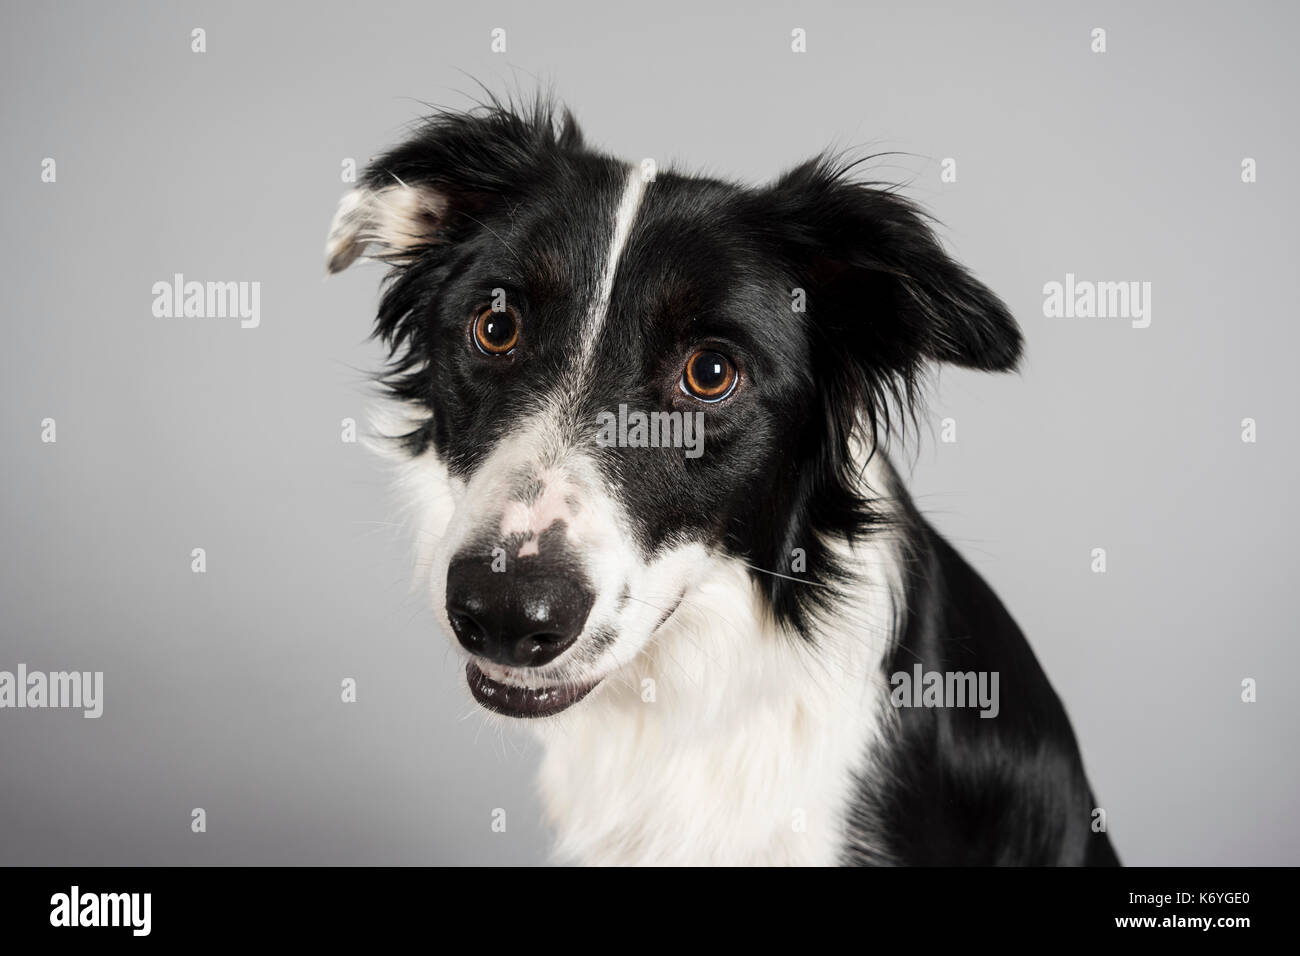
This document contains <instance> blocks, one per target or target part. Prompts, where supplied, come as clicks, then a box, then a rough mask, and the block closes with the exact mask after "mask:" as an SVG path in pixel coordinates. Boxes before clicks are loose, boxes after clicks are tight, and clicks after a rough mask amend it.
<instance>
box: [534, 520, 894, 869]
mask: <svg viewBox="0 0 1300 956" xmlns="http://www.w3.org/2000/svg"><path fill="white" fill-rule="evenodd" d="M842 554H843V557H844V558H845V560H846V563H848V564H849V565H850V566H851V567H853V568H854V569H855V570H856V571H857V573H858V574H859V575H860V584H859V586H858V587H857V588H856V589H855V593H854V596H853V598H852V599H851V600H850V601H849V602H848V603H847V605H846V606H845V607H844V608H843V609H842V611H841V612H839V613H837V614H836V615H835V620H834V621H831V622H827V624H826V625H824V626H823V627H822V628H821V629H820V632H819V634H818V640H817V642H816V644H815V646H810V645H809V644H808V643H807V642H803V641H801V640H800V639H798V638H796V637H793V636H791V635H788V634H783V633H779V632H777V630H776V629H775V627H774V626H773V625H772V623H771V622H770V621H768V620H765V616H764V614H763V613H762V610H761V604H760V603H759V601H758V599H757V595H756V593H755V589H754V587H753V585H752V583H751V581H750V578H749V575H748V571H747V569H746V568H745V566H744V565H743V564H741V563H739V562H737V561H734V560H724V561H720V562H718V563H716V564H715V565H714V569H713V573H712V574H711V576H710V577H709V578H708V579H707V580H704V581H702V582H700V583H699V584H698V585H697V586H696V587H695V588H694V589H693V590H692V592H691V593H690V594H688V596H687V598H686V601H685V602H684V603H683V605H682V606H681V608H679V610H678V611H677V613H676V614H675V615H674V616H673V618H672V619H671V620H670V621H669V622H668V623H667V624H666V625H665V627H664V628H663V629H662V630H661V631H660V633H659V635H658V636H657V640H656V642H655V643H654V644H653V645H652V646H651V647H650V648H649V649H648V650H647V651H646V652H644V653H643V654H642V655H640V657H639V658H638V659H637V660H636V661H634V662H630V663H629V664H628V665H627V666H626V667H624V668H623V669H622V671H620V672H619V673H616V674H614V675H612V676H611V677H610V678H608V679H607V680H606V682H605V685H602V686H601V687H600V688H598V689H597V691H595V692H593V694H592V695H591V697H589V698H588V699H587V700H586V701H584V702H583V703H582V704H580V705H578V706H576V707H574V708H573V710H572V711H570V712H569V713H567V714H565V715H562V716H561V719H560V720H557V721H555V722H554V723H552V724H550V725H548V726H547V727H546V728H545V729H544V730H543V737H544V740H545V746H546V754H545V757H544V760H543V763H542V768H541V772H540V776H539V783H540V787H541V791H542V796H543V800H544V802H545V804H546V808H547V811H548V814H549V816H550V819H551V822H552V823H553V825H554V827H555V830H556V835H557V838H558V840H557V846H556V853H557V855H558V857H559V858H560V859H561V860H563V861H571V862H580V863H586V864H597V865H601V864H604V865H609V864H615V865H617V864H731V865H760V864H762V865H829V864H833V863H835V862H837V860H838V858H839V855H840V853H841V851H842V848H843V846H844V842H845V838H846V829H847V823H846V810H847V807H848V803H849V800H850V799H851V796H852V791H853V787H854V779H855V775H856V774H859V773H862V772H864V770H865V769H866V766H865V765H866V763H867V759H868V754H869V751H870V748H871V745H872V743H873V741H874V739H875V738H876V736H877V735H878V734H879V732H880V729H881V726H880V725H881V721H882V719H885V709H884V708H883V703H884V701H885V698H886V696H887V692H888V687H887V684H886V682H885V679H884V677H883V675H882V674H881V670H880V668H881V661H882V659H883V657H884V655H885V653H886V652H887V650H888V646H889V643H890V641H891V639H892V628H893V626H894V610H895V605H894V601H895V597H894V595H895V594H896V593H897V592H896V588H895V586H894V585H895V582H894V580H893V572H894V571H895V570H896V569H897V566H898V565H897V562H896V560H894V554H893V551H892V545H891V544H890V543H889V542H888V541H878V542H873V543H872V544H869V545H866V546H862V547H859V548H857V549H855V550H854V551H852V552H850V551H848V550H847V549H844V550H843V551H842ZM809 586H812V585H809Z"/></svg>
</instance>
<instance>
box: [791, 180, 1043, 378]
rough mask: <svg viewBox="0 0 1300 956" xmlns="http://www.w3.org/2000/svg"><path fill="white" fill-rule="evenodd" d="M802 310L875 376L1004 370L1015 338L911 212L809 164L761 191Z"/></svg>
mask: <svg viewBox="0 0 1300 956" xmlns="http://www.w3.org/2000/svg"><path fill="white" fill-rule="evenodd" d="M771 197H772V198H773V200H774V201H775V202H776V203H777V206H778V211H777V215H778V217H779V221H782V222H784V223H785V227H784V235H785V238H786V242H787V250H788V251H789V253H790V255H792V257H793V260H794V261H793V263H792V264H793V266H794V268H795V270H796V271H797V272H798V273H799V274H801V275H803V276H804V277H805V278H806V279H807V281H808V283H809V285H810V286H811V288H809V289H808V296H809V299H810V302H809V311H810V312H812V313H814V318H815V319H816V320H817V321H819V322H826V323H829V324H830V327H831V329H832V330H833V331H834V332H835V333H836V335H837V338H838V340H839V341H841V342H842V343H844V344H846V345H848V346H849V347H850V348H853V347H855V346H856V347H857V348H858V349H860V350H861V351H862V352H863V353H864V354H862V355H861V356H860V357H861V358H863V359H864V360H866V361H869V362H872V363H873V364H875V365H877V366H878V367H879V368H880V370H881V371H885V372H889V373H894V374H900V375H903V376H905V377H909V378H910V376H911V375H913V374H914V373H915V370H916V368H917V366H918V365H919V363H921V362H923V361H925V360H932V361H938V362H949V363H952V364H954V365H961V366H965V367H967V368H975V369H983V370H985V371H991V372H1002V371H1010V370H1012V369H1014V368H1015V367H1016V363H1017V361H1018V360H1019V358H1020V351H1021V336H1020V330H1019V329H1018V328H1017V326H1016V322H1015V319H1013V318H1012V317H1011V314H1010V312H1008V311H1007V307H1006V306H1005V305H1004V304H1003V303H1002V301H1001V300H1000V299H999V298H998V297H997V296H996V295H994V294H993V292H992V291H990V290H989V289H988V288H987V287H986V286H985V285H984V284H983V283H981V282H979V281H977V280H976V279H975V278H974V277H973V276H972V275H971V274H970V273H969V272H967V271H966V269H965V268H964V267H963V266H961V265H960V264H959V263H957V262H955V261H954V260H953V259H952V258H951V257H950V256H949V255H948V254H947V253H946V252H945V251H944V249H943V247H942V246H941V245H940V244H939V240H938V239H937V238H936V236H935V234H934V231H933V229H932V228H931V227H930V225H929V224H928V222H927V221H926V217H925V215H924V214H923V213H922V212H921V211H920V210H919V209H918V208H917V207H916V205H915V204H913V203H912V202H910V201H908V200H907V199H905V198H903V197H902V196H899V195H898V194H897V193H895V192H892V191H889V190H888V189H881V188H876V187H874V186H873V185H870V184H864V183H856V182H853V181H851V180H850V179H849V178H848V177H847V169H846V167H843V166H836V165H835V164H833V163H831V162H830V161H829V160H827V159H824V158H822V159H816V160H812V161H811V162H808V163H805V164H804V165H802V166H799V167H798V168H796V169H794V170H792V171H790V172H789V173H787V174H786V175H785V176H783V177H782V178H781V179H780V180H778V181H777V182H776V183H775V184H774V185H773V186H772V187H771Z"/></svg>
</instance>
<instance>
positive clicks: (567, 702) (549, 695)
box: [465, 661, 600, 717]
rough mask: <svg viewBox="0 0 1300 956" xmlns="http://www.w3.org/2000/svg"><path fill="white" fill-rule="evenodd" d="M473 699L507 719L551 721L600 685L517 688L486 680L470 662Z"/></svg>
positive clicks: (467, 673)
mask: <svg viewBox="0 0 1300 956" xmlns="http://www.w3.org/2000/svg"><path fill="white" fill-rule="evenodd" d="M465 678H466V680H468V681H469V690H470V693H471V694H473V695H474V699H475V700H476V701H478V702H479V703H480V704H482V705H483V706H484V707H486V708H487V709H488V710H490V711H493V712H494V713H498V714H502V715H504V716H506V717H550V716H551V715H553V714H558V713H560V711H562V710H567V709H568V708H570V707H572V706H573V705H574V704H576V703H577V702H578V701H580V700H582V698H584V697H586V696H587V695H588V694H589V693H591V690H592V688H594V687H595V686H596V685H597V684H599V683H600V681H599V680H594V681H592V682H591V683H589V684H552V685H551V686H549V687H517V686H515V685H514V684H503V683H501V682H500V681H496V680H493V679H492V678H491V677H488V676H487V675H486V674H484V673H483V672H482V671H481V670H479V668H478V666H477V665H476V664H475V663H474V662H473V661H470V662H469V663H468V664H466V665H465Z"/></svg>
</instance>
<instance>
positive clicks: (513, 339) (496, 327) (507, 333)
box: [473, 308, 519, 355]
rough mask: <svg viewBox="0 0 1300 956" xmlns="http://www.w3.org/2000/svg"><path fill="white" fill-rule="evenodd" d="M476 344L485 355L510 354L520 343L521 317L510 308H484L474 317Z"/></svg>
mask: <svg viewBox="0 0 1300 956" xmlns="http://www.w3.org/2000/svg"><path fill="white" fill-rule="evenodd" d="M473 335H474V344H475V345H477V346H478V350H479V351H480V352H482V353H483V354H484V355H509V354H510V353H511V352H513V351H514V350H515V346H516V345H517V344H518V343H519V319H518V318H517V317H516V316H515V314H514V312H513V311H512V310H511V309H509V308H506V309H502V310H501V311H500V312H496V311H493V310H492V309H484V310H483V311H482V312H480V313H479V314H478V316H477V317H476V318H475V319H474V328H473Z"/></svg>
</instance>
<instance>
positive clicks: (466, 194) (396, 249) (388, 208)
mask: <svg viewBox="0 0 1300 956" xmlns="http://www.w3.org/2000/svg"><path fill="white" fill-rule="evenodd" d="M581 145H582V134H581V132H580V131H579V130H578V126H577V124H576V123H575V122H574V120H573V117H572V116H571V115H570V114H569V112H568V111H567V110H564V111H561V112H560V114H559V115H558V117H557V116H555V115H553V113H552V110H551V108H550V106H549V105H547V104H546V103H542V102H539V103H538V104H536V105H534V106H532V107H529V108H526V109H519V110H516V109H514V108H511V107H510V106H509V105H506V104H502V103H499V102H496V101H492V102H490V103H489V104H487V105H486V106H484V107H483V108H481V109H478V110H474V111H470V112H464V113H457V112H448V113H442V114H438V115H435V116H433V117H430V118H429V119H427V120H425V121H424V122H423V124H422V125H421V126H420V127H419V129H418V130H417V131H416V133H415V135H413V136H412V137H411V138H410V139H408V140H407V141H406V142H404V143H403V144H401V145H400V146H398V147H396V148H395V149H393V150H390V151H389V152H387V153H385V154H384V155H382V156H380V157H379V158H378V159H376V160H374V161H373V162H372V163H371V164H370V166H369V167H368V168H367V169H366V171H365V173H364V174H363V176H362V180H361V183H360V185H359V186H358V187H357V188H356V189H354V190H352V192H350V193H348V194H347V195H345V196H344V197H343V198H342V200H340V202H339V206H338V210H337V211H336V212H335V214H334V221H333V223H332V224H331V226H330V231H329V238H328V240H327V241H326V244H325V265H326V268H327V269H328V270H329V271H330V272H340V271H342V270H343V269H346V268H347V267H348V266H349V265H351V264H352V263H353V262H354V261H356V260H357V259H358V258H359V257H361V256H363V255H364V256H368V257H370V258H373V259H381V260H383V261H386V262H391V263H394V264H397V265H403V264H406V263H409V262H411V261H413V260H414V259H415V258H417V257H418V256H419V255H420V254H421V253H422V252H423V251H426V250H427V249H429V248H430V247H433V246H437V245H443V244H446V243H450V242H454V241H455V240H456V238H457V236H458V235H459V234H461V233H462V232H465V231H468V230H471V229H473V228H475V226H476V225H477V218H478V214H479V213H481V212H482V211H483V210H484V209H485V208H486V207H488V206H490V205H492V204H493V203H495V202H500V201H503V200H504V199H506V198H507V197H509V196H510V195H512V194H516V193H519V192H521V191H523V190H525V189H527V187H528V185H529V184H530V183H531V182H533V181H535V180H536V178H537V177H538V176H539V174H540V173H541V171H542V170H544V169H545V167H546V164H547V163H548V162H551V161H554V159H555V157H556V156H557V155H559V154H560V153H563V152H564V151H567V150H572V149H577V148H579V147H580V146H581Z"/></svg>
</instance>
